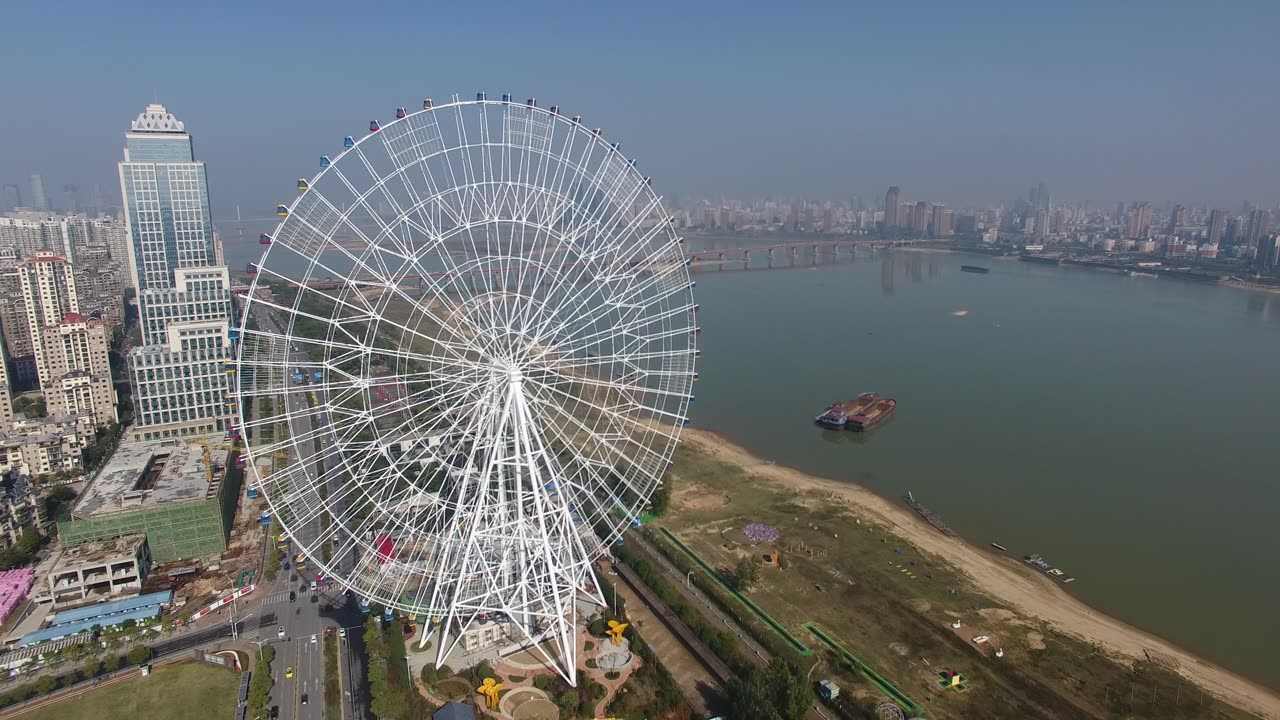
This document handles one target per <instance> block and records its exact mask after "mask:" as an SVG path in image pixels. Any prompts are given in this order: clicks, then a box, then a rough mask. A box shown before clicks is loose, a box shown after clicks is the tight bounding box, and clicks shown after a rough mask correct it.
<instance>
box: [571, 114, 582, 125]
mask: <svg viewBox="0 0 1280 720" xmlns="http://www.w3.org/2000/svg"><path fill="white" fill-rule="evenodd" d="M573 121H574V122H575V123H577V124H579V125H581V124H582V116H581V115H574V116H573Z"/></svg>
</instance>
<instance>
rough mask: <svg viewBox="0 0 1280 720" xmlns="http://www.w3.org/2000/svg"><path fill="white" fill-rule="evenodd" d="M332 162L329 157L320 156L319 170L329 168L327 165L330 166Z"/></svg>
mask: <svg viewBox="0 0 1280 720" xmlns="http://www.w3.org/2000/svg"><path fill="white" fill-rule="evenodd" d="M332 162H333V161H332V160H330V159H329V156H328V155H321V156H320V169H321V170H324V169H325V168H327V167H329V165H330V164H331V163H332Z"/></svg>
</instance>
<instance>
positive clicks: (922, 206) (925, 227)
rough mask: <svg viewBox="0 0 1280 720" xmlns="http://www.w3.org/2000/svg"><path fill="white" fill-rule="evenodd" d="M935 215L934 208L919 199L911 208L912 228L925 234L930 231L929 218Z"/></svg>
mask: <svg viewBox="0 0 1280 720" xmlns="http://www.w3.org/2000/svg"><path fill="white" fill-rule="evenodd" d="M932 217H933V209H932V208H930V207H929V203H927V202H925V201H923V200H919V201H917V202H916V204H915V205H914V206H912V208H911V223H910V225H911V230H912V231H913V232H917V233H920V234H921V235H924V234H925V233H926V232H928V231H929V220H930V219H932Z"/></svg>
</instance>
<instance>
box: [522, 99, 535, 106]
mask: <svg viewBox="0 0 1280 720" xmlns="http://www.w3.org/2000/svg"><path fill="white" fill-rule="evenodd" d="M524 104H525V105H528V106H529V107H538V99H537V98H525V101H524Z"/></svg>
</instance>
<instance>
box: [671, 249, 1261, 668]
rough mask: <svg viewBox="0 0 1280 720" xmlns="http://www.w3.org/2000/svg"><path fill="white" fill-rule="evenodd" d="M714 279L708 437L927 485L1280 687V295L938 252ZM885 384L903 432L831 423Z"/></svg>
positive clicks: (880, 484)
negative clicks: (837, 427) (861, 430)
mask: <svg viewBox="0 0 1280 720" xmlns="http://www.w3.org/2000/svg"><path fill="white" fill-rule="evenodd" d="M695 249H700V248H698V247H697V246H696V245H695ZM962 263H966V264H975V265H983V266H988V267H990V268H991V272H990V274H987V275H979V274H971V273H966V272H962V271H961V270H960V265H961V264H962ZM696 279H697V281H698V286H697V291H696V292H697V297H698V302H699V303H701V305H702V312H701V315H700V324H701V325H702V326H703V328H704V332H703V337H702V349H703V354H702V365H701V367H700V368H699V371H700V373H701V378H702V379H701V380H700V381H699V384H698V386H697V400H696V401H695V403H694V410H693V413H692V416H693V422H694V424H696V425H698V426H700V427H705V428H708V429H712V430H716V431H719V432H721V433H723V434H725V435H726V436H728V437H729V438H731V439H733V440H734V441H736V442H739V443H741V444H743V445H745V446H746V447H748V448H750V449H751V450H752V451H754V452H755V453H757V454H759V455H761V456H764V457H768V458H771V459H773V460H776V461H777V462H780V463H785V464H787V465H791V466H793V467H796V468H798V469H800V470H804V471H806V472H809V473H813V474H816V475H822V476H826V477H831V478H836V479H842V480H849V481H852V482H857V483H860V484H862V485H863V486H865V487H867V488H870V489H872V490H874V491H876V492H878V493H880V494H882V495H884V496H886V497H893V498H897V497H899V496H901V495H902V493H904V492H905V491H907V490H911V491H912V492H913V493H914V494H915V496H916V498H917V499H919V500H921V501H923V502H925V503H926V504H927V505H928V506H929V507H930V508H931V509H933V510H935V511H937V512H938V513H940V514H941V515H942V516H943V517H944V518H945V519H946V521H947V523H948V524H950V525H951V526H952V527H953V528H954V529H956V530H957V531H958V532H959V533H960V534H962V535H963V536H965V537H966V538H968V539H969V540H971V541H973V542H975V543H979V544H984V545H985V544H986V543H988V542H990V541H998V542H1000V543H1002V544H1004V545H1006V546H1008V547H1009V549H1010V550H1011V551H1012V552H1016V553H1018V554H1027V553H1031V552H1038V553H1042V554H1043V555H1044V556H1045V557H1046V558H1047V559H1048V560H1049V561H1050V562H1051V563H1053V564H1054V565H1057V566H1059V567H1061V568H1063V569H1065V570H1066V571H1067V573H1068V574H1070V575H1074V576H1075V577H1076V578H1077V580H1076V582H1075V583H1073V584H1071V585H1068V586H1067V587H1068V589H1069V590H1070V591H1071V592H1072V593H1074V594H1076V595H1077V596H1078V597H1080V598H1081V599H1083V600H1085V601H1086V602H1088V603H1090V604H1091V605H1093V606H1094V607H1097V608H1099V609H1101V610H1103V611H1105V612H1107V613H1109V614H1111V615H1114V616H1116V617H1118V618H1121V619H1123V620H1125V621H1127V622H1129V623H1131V624H1133V625H1135V626H1137V627H1141V628H1143V629H1146V630H1149V631H1151V632H1153V633H1156V634H1158V635H1161V636H1163V637H1165V638H1168V639H1170V640H1172V641H1173V642H1175V643H1177V644H1179V645H1182V646H1183V647H1186V648H1188V649H1190V650H1192V651H1194V652H1197V653H1199V654H1202V655H1204V656H1206V657H1208V658H1210V659H1213V660H1214V661H1216V662H1218V663H1220V664H1222V665H1224V666H1225V667H1228V668H1231V669H1233V670H1235V671H1236V672H1239V673H1241V674H1243V675H1245V676H1248V677H1251V678H1253V679H1255V680H1257V681H1259V682H1262V683H1264V684H1267V685H1269V686H1271V687H1273V688H1280V659H1277V655H1276V652H1275V642H1276V640H1277V638H1280V619H1278V618H1280V615H1278V614H1277V612H1276V608H1277V600H1278V599H1280V561H1278V560H1277V558H1280V522H1277V520H1278V519H1280V483H1277V482H1276V465H1277V461H1278V459H1280V457H1278V456H1277V454H1276V450H1275V448H1276V447H1277V443H1276V435H1277V432H1278V431H1280V381H1278V380H1280V378H1278V375H1280V296H1277V295H1268V294H1260V293H1252V292H1247V291H1241V290H1235V289H1229V288H1220V287H1216V286H1210V285H1198V284H1192V283H1187V282H1180V281H1176V280H1168V279H1154V278H1131V277H1127V276H1122V275H1118V274H1111V273H1105V272H1098V271H1093V270H1086V269H1079V268H1070V267H1054V266H1045V265H1036V264H1030V263H1024V262H1019V261H1017V260H1006V259H987V258H978V257H974V256H969V255H962V254H952V253H940V252H914V251H898V252H893V253H882V254H880V255H878V256H874V257H872V256H863V255H860V256H859V259H858V261H857V262H854V263H851V264H850V263H846V264H841V265H833V266H828V267H818V268H810V269H789V270H774V271H748V272H721V273H716V272H706V273H699V274H698V275H697V276H696ZM966 311H967V312H966ZM872 390H873V391H877V392H880V393H882V394H884V395H886V396H890V397H894V398H896V399H897V400H898V410H897V414H896V417H895V418H894V419H893V420H892V421H891V422H889V423H887V424H885V425H884V426H882V427H880V428H878V429H876V430H875V431H874V432H872V433H870V434H868V435H867V436H865V437H864V436H859V435H856V434H854V433H850V432H831V431H825V430H822V429H819V428H818V427H816V426H814V425H813V423H812V419H813V417H814V416H815V415H816V414H818V413H819V412H820V411H821V410H822V409H823V408H824V407H825V406H826V405H827V404H829V403H830V402H832V401H834V400H838V399H847V398H852V397H853V396H855V395H857V394H858V393H860V392H864V391H872Z"/></svg>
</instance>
